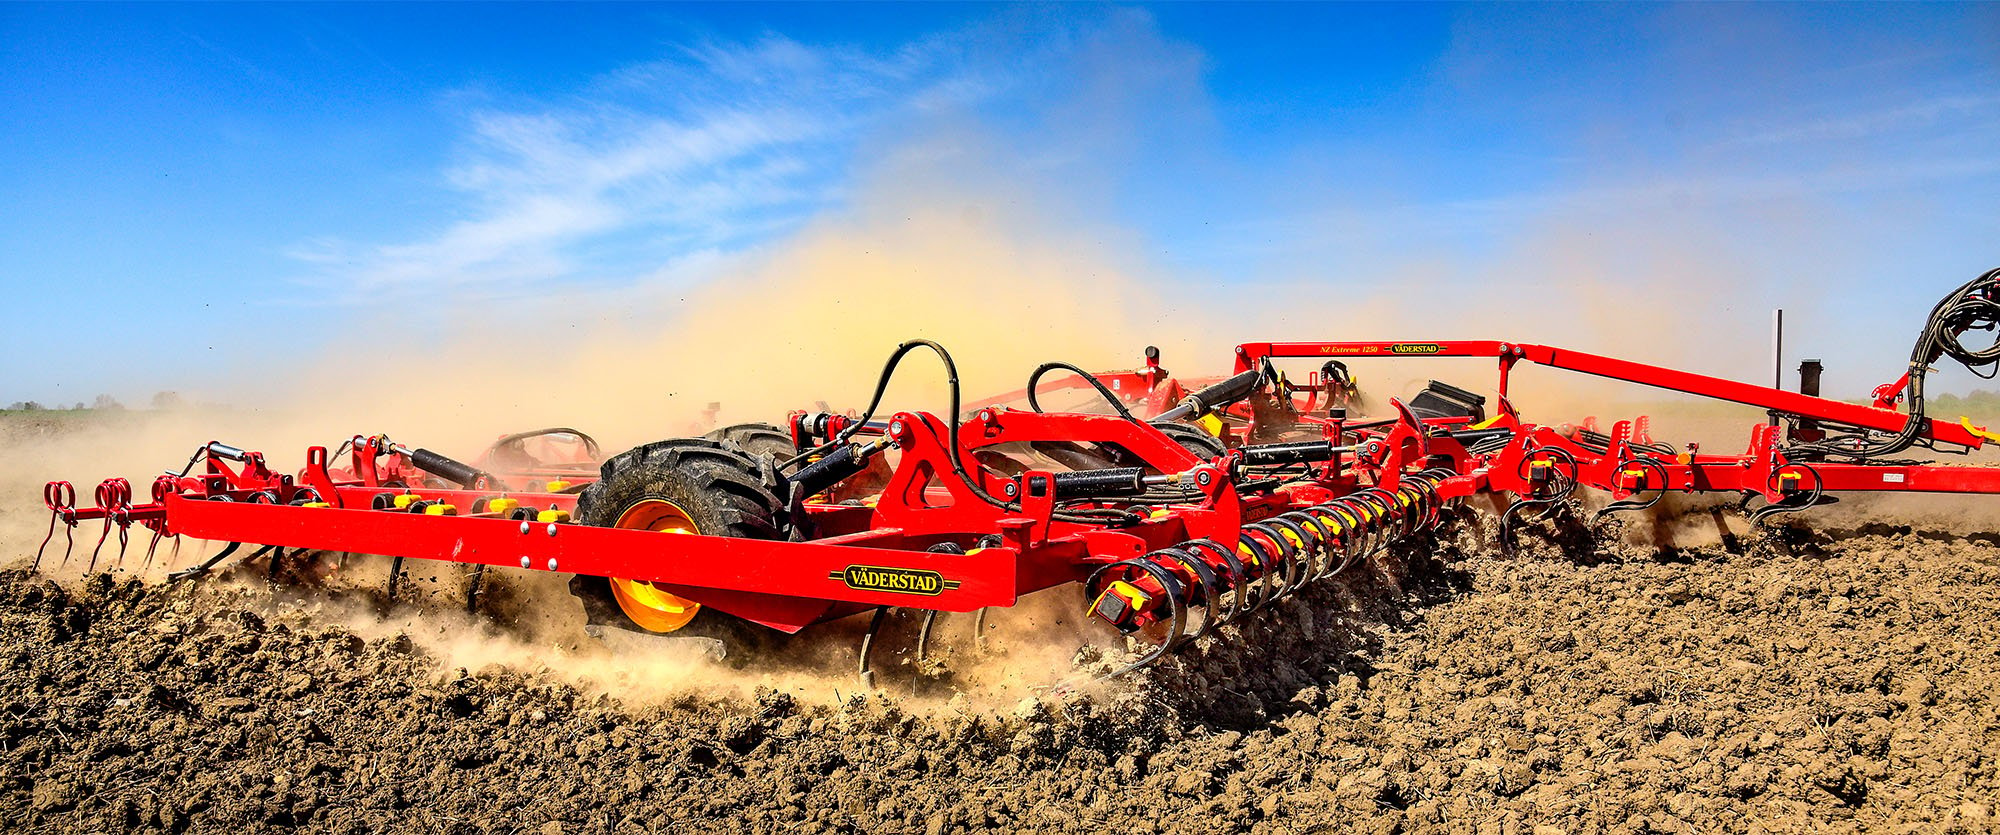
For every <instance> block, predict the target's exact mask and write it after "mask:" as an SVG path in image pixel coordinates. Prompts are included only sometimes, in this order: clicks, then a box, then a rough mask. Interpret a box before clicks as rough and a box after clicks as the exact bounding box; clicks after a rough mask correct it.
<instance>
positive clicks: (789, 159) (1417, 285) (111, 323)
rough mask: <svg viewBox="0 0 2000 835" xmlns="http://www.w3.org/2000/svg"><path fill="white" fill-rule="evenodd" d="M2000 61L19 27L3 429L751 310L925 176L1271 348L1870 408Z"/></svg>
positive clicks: (1664, 24) (1982, 154)
mask: <svg viewBox="0 0 2000 835" xmlns="http://www.w3.org/2000/svg"><path fill="white" fill-rule="evenodd" d="M1996 43H2000V12H1996V10H1995V7H1977V6H1951V5H1912V4H1898V5H1886V6H1871V5H1837V6H1836V5H1814V6H1790V5H1715V6H1652V5H1618V6H1597V5H1590V6H1532V5H1505V6H1453V5H1433V4H1426V5H1362V4H1344V5H1333V6H1307V5H1293V4H1284V5H1268V6H1267V5H1229V6H1208V5H1164V6H1115V7H1114V6H1082V5H1062V6H1019V5H1008V6H986V5H852V4H838V5H742V4H729V5H715V6H706V5H694V6H651V5H638V4H616V5H601V6H600V5H572V4H565V5H474V4H444V5H406V4H371V5H316V4H273V5H254V6H235V5H221V4H200V5H191V6H181V5H164V4H145V5H116V4H85V5H63V6H42V5H30V4H6V5H0V112H4V113H6V114H8V115H7V116H6V118H0V148H4V150H5V153H4V154H0V286H4V287H6V288H7V289H8V290H9V291H10V292H9V293H8V297H9V299H10V302H11V303H10V304H9V305H7V306H6V307H5V308H4V311H0V356H4V357H6V359H5V360H0V363H4V364H0V368H4V369H5V371H4V373H3V374H0V402H6V401H12V400H18V399H38V400H42V401H44V402H65V403H67V402H73V401H78V400H83V401H88V400H90V399H91V398H92V397H93V396H94V395H96V394H97V393H100V392H112V393H115V394H117V395H118V396H120V397H124V398H126V399H143V398H144V397H145V396H146V395H148V394H150V392H152V391H153V390H155V389H160V388H175V389H182V390H189V391H205V392H218V393H219V395H218V396H237V397H241V396H243V392H244V391H245V388H244V383H243V381H244V380H245V379H246V378H249V379H254V378H256V377H257V376H258V375H263V374H271V373H275V372H277V371H278V370H281V369H283V368H285V367H286V366H287V365H288V364H291V363H297V362H301V361H305V359H306V358H322V359H325V358H334V357H340V356H346V355H352V354H353V353H354V352H355V351H356V348H355V347H354V346H355V345H356V344H358V343H363V342H365V343H367V344H369V345H373V346H382V345H390V346H395V345H399V344H404V343H408V344H410V345H412V346H416V347H418V348H421V347H423V346H426V345H430V344H433V343H434V341H435V340H436V339H438V338H440V337H439V336H438V335H437V333H436V332H435V331H436V329H435V328H433V327H431V324H432V320H433V318H438V317H441V314H439V313H438V312H437V311H438V310H439V309H440V308H450V307H451V306H452V305H453V304H455V303H456V301H457V300H460V299H464V298H480V299H487V300H493V301H494V303H496V304H501V305H510V304H511V305H513V306H514V307H517V308H521V309H532V308H533V307H534V306H535V305H536V303H537V302H536V300H537V299H541V298H547V297H549V296H565V295H578V294H592V295H593V297H596V298H602V299H605V300H608V302H609V303H611V304H616V303H617V300H618V299H619V297H620V293H621V292H625V291H626V290H627V289H628V288H634V287H638V286H641V285H643V286H647V287H657V286H659V285H661V284H663V283H664V284H667V285H672V284H675V283H683V284H688V285H699V284H701V283H704V282H711V281H716V280H719V278H718V277H719V276H721V275H724V274H725V273H726V271H725V270H722V269H721V268H720V267H718V266H717V265H720V264H726V263H729V262H730V261H731V260H732V259H740V258H744V257H754V256H755V254H756V253H759V252H760V251H765V250H768V249H771V248H774V247H782V246H783V245H784V243H785V242H786V241H788V240H790V239H791V238H792V237H793V236H795V235H797V234H799V232H800V230H801V229H804V228H807V227H809V226H810V225H811V224H814V223H815V222H820V221H821V220H822V219H824V218H827V217H830V216H834V217H837V216H839V215H841V214H842V213H843V212H848V211H852V210H853V208H854V207H855V206H856V205H857V204H858V203H861V202H864V201H866V200H867V199H868V197H867V195H868V194H870V193H872V192H876V191H879V190H881V189H883V188H884V187H885V183H891V182H894V181H896V180H897V179H898V177H899V176H902V175H901V174H900V173H899V172H902V171H905V170H907V166H909V165H911V164H912V163H911V160H912V159H913V158H918V159H921V160H927V162H925V163H924V164H923V166H922V167H923V170H926V171H928V172H931V175H933V176H935V175H937V172H939V171H945V172H947V174H946V175H944V176H945V177H946V178H947V179H954V180H955V177H956V175H954V174H951V173H949V172H952V171H954V170H958V169H964V170H967V171H969V170H970V169H977V174H976V176H974V175H972V174H969V173H968V174H967V175H966V181H965V182H963V183H961V182H955V183H954V184H955V185H959V186H964V187H965V188H977V187H978V186H977V184H978V183H981V182H1001V183H1006V184H1008V185H1009V186H1010V189H1011V188H1012V187H1018V188H1019V189H1020V190H1021V192H1020V193H1025V194H1029V195H1032V196H1033V200H1034V202H1035V211H1036V212H1037V213H1039V214H1042V215H1046V216H1047V217H1048V218H1050V222H1052V223H1055V224H1059V225H1065V226H1071V227H1086V228H1091V229H1101V230H1105V232H1106V235H1107V236H1108V237H1111V238H1115V239H1116V240H1117V242H1118V244H1117V245H1118V246H1119V247H1121V248H1122V249H1124V250H1126V251H1127V252H1128V257H1129V258H1130V259H1131V260H1132V261H1134V262H1136V263H1140V264H1142V269H1143V271H1144V272H1145V273H1147V274H1149V275H1153V276H1156V277H1157V281H1158V282H1159V287H1160V289H1161V291H1162V293H1163V294H1165V295H1167V296H1169V297H1172V298H1178V299H1183V300H1184V303H1185V304H1186V305H1188V306H1189V307H1190V318H1191V319H1192V318H1193V310H1192V309H1193V308H1197V307H1198V308H1200V310H1201V311H1202V313H1203V315H1204V316H1213V315H1215V314H1216V313H1217V312H1221V313H1224V314H1226V315H1227V317H1228V318H1229V319H1230V321H1231V322H1232V323H1233V325H1235V326H1239V327H1241V329H1242V333H1243V335H1244V336H1249V335H1252V334H1255V333H1257V331H1256V330H1255V328H1254V327H1253V325H1255V324H1256V323H1257V322H1259V321H1260V320H1261V317H1266V316H1270V317H1271V320H1272V321H1274V322H1276V321H1280V320H1282V321H1285V322H1286V323H1287V326H1288V327H1291V328H1294V329H1295V330H1293V331H1292V332H1287V333H1285V334H1283V336H1287V337H1296V338H1307V337H1324V338H1340V337H1341V336H1343V335H1344V334H1340V333H1301V332H1297V331H1296V329H1297V328H1299V327H1300V325H1299V323H1298V321H1297V317H1298V315H1299V310H1301V309H1309V308H1311V307H1312V306H1313V305H1316V304H1323V305H1326V306H1327V307H1329V308H1335V307H1338V306H1341V305H1343V304H1349V303H1351V302H1354V301H1357V300H1362V299H1379V298H1383V297H1385V296H1386V297H1391V298H1394V299H1396V304H1397V306H1398V307H1397V309H1398V311H1399V313H1398V318H1399V319H1401V320H1402V321H1403V322H1405V323H1408V324H1409V325H1411V326H1413V327H1424V326H1429V327H1428V328H1427V329H1426V330H1424V331H1423V334H1422V335H1423V336H1424V337H1425V338H1436V337H1439V336H1445V337H1452V336H1465V337H1486V336H1494V337H1509V338H1526V339H1532V340H1541V341H1556V340H1557V339H1558V338H1562V339H1580V340H1583V341H1584V342H1585V343H1586V345H1585V347H1592V348H1597V349H1601V350H1610V351H1613V352H1618V353H1625V354H1633V355H1639V356H1659V355H1660V352H1659V351H1657V350H1649V349H1647V346H1645V345H1633V346H1630V347H1625V346H1621V345H1620V344H1619V341H1618V337H1619V335H1620V333H1621V332H1622V331H1624V330H1626V328H1625V326H1624V325H1622V324H1620V323H1621V322H1622V321H1625V320H1627V319H1629V318H1632V317H1644V318H1654V319H1668V320H1672V321H1674V322H1676V323H1677V324H1675V325H1674V326H1672V327H1670V328H1665V329H1656V330H1653V331H1648V333H1665V334H1668V335H1669V336H1666V337H1658V336H1654V337H1649V338H1670V339H1677V340H1685V341H1687V342H1690V343H1696V344H1700V343H1705V342H1708V341H1711V340H1716V339H1719V338H1720V337H1718V334H1725V333H1727V334H1736V335H1741V334H1743V333H1746V332H1747V333H1748V334H1749V335H1750V336H1751V337H1752V338H1751V339H1750V340H1749V344H1757V342H1758V340H1761V339H1762V334H1761V333H1760V332H1758V331H1757V329H1758V328H1761V327H1762V322H1763V321H1764V318H1765V317H1766V316H1768V310H1769V308H1771V307H1773V306H1776V305H1784V306H1786V307H1788V308H1789V309H1794V310H1797V311H1799V318H1797V319H1795V322H1798V323H1800V326H1801V327H1804V328H1808V329H1809V330H1808V331H1807V332H1806V333H1805V334H1803V335H1802V336H1801V337H1799V339H1800V341H1802V342H1803V343H1805V345H1806V346H1807V347H1806V348H1804V349H1802V350H1806V351H1810V352H1811V353H1813V354H1823V355H1825V357H1826V359H1827V361H1828V363H1829V368H1830V371H1829V378H1828V379H1829V385H1830V386H1832V387H1834V388H1836V389H1839V388H1842V387H1845V388H1847V389H1865V388H1866V387H1867V386H1868V385H1870V384H1872V383H1873V382H1876V381H1878V378H1886V377H1888V376H1893V374H1894V373H1895V371H1896V369H1897V366H1899V365H1900V360H1899V359H1898V357H1900V356H1902V355H1904V354H1905V353H1906V352H1907V349H1908V348H1907V346H1908V343H1909V341H1910V340H1911V338H1912V337H1913V336H1914V333H1915V328H1916V327H1917V324H1918V319H1919V318H1920V317H1921V315H1922V314H1923V313H1924V311H1926V310H1927V309H1928V307H1929V306H1930V304H1931V303H1932V302H1934V301H1935V299H1936V298H1937V296H1939V295H1940V294H1942V293H1943V292H1944V291H1945V290H1946V289H1948V288H1949V287H1950V286H1953V285H1955V284H1957V283H1958V282H1961V281H1964V280H1966V279H1968V278H1970V277H1971V276H1972V275H1974V274H1976V273H1977V272H1978V271H1980V270H1983V269H1985V268H1987V267H1990V266H1993V265H1995V264H1996V263H2000V249H1996V246H1995V244H1996V242H2000V235H1997V234H1996V233H2000V211H1996V210H1995V209H1996V199H1995V198H2000V48H1996V47H1995V46H1994V45H1995V44H1996ZM966 148H976V149H977V150H976V152H967V151H965V149H966ZM941 149H942V150H941ZM961 154H962V155H961ZM966 183H971V184H972V185H966ZM1010 193H1012V192H1011V191H1010ZM940 280H944V279H940ZM1579 287H1585V288H1587V290H1588V292H1587V295H1589V296H1590V297H1591V299H1592V301H1590V302H1589V304H1588V305H1584V306H1581V307H1571V306H1570V305H1572V304H1574V303H1576V301H1575V300H1576V297H1577V296H1578V295H1579V292H1578V288H1579ZM1607 299H1609V301H1608V302H1607V301H1606V300H1607ZM1607 304H1608V305H1609V307H1608V308H1607V307H1606V305H1607ZM1432 308H1435V315H1434V316H1431V315H1427V311H1429V310H1431V309H1432ZM1281 309H1282V310H1281ZM1551 309H1561V310H1564V311H1580V313H1577V314H1576V315H1587V316H1594V317H1597V319H1598V321H1596V322H1595V324H1593V325H1592V326H1590V327H1583V326H1579V325H1575V324H1570V325H1553V326H1551V325H1549V323H1547V322H1546V321H1541V320H1540V319H1541V315H1542V314H1544V313H1546V312H1548V311H1549V310H1551ZM385 311H386V312H391V313H394V314H396V316H400V317H401V322H402V323H401V324H398V325H394V326H390V327H385V326H383V324H382V323H383V322H384V321H388V320H392V319H394V318H395V317H385V316H384V313H385ZM1281 312H1282V313H1285V314H1287V315H1288V316H1290V317H1292V318H1285V317H1281V316H1278V314H1279V313H1281ZM1468 323H1470V324H1471V325H1472V326H1477V327H1478V328H1479V332H1477V333H1466V332H1463V331H1460V330H1453V331H1451V332H1445V329H1446V328H1453V329H1458V328H1462V327H1467V326H1468ZM1544 333H1548V334H1552V335H1548V336H1544V335H1542V334H1544ZM1373 335H1374V334H1370V336H1373ZM1392 335H1393V334H1392ZM897 336H898V335H885V344H888V343H892V342H893V341H894V340H895V339H896V338H897ZM1412 336H1415V334H1412ZM1266 338H1269V337H1266ZM1704 362H1705V363H1706V365H1707V367H1706V368H1705V369H1704V370H1712V371H1717V372H1721V373H1730V372H1732V371H1734V370H1735V369H1736V366H1735V365H1733V364H1732V362H1734V360H1732V359H1731V358H1728V357H1720V358H1715V357H1711V358H1708V359H1707V360H1705V361H1704ZM1746 367H1752V368H1761V367H1763V360H1762V359H1761V358H1756V359H1755V361H1754V362H1749V363H1748V364H1747V366H1746ZM231 381H233V382H231ZM1841 393H1847V394H1857V395H1858V394H1859V393H1860V392H1859V391H1851V392H1841Z"/></svg>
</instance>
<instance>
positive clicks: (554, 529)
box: [549, 522, 556, 536]
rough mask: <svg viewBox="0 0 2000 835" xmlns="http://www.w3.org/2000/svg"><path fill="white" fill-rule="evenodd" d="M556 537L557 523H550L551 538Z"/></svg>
mask: <svg viewBox="0 0 2000 835" xmlns="http://www.w3.org/2000/svg"><path fill="white" fill-rule="evenodd" d="M555 535H556V523H554V522H550V523H549V536H555Z"/></svg>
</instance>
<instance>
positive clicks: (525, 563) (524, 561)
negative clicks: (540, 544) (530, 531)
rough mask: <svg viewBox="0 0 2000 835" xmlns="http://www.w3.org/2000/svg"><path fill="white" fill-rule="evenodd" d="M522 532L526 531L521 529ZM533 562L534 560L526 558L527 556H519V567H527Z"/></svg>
mask: <svg viewBox="0 0 2000 835" xmlns="http://www.w3.org/2000/svg"><path fill="white" fill-rule="evenodd" d="M523 525H524V526H525V523H523ZM522 533H527V531H522ZM533 563H534V561H533V560H530V559H528V558H527V557H525V556H523V557H522V558H521V567H522V568H527V567H528V566H529V565H532V564H533Z"/></svg>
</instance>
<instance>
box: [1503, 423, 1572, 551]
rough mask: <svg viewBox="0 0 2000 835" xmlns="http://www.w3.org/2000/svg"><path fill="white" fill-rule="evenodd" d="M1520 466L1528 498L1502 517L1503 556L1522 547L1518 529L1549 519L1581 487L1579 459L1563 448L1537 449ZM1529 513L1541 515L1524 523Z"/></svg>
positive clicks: (1519, 500) (1519, 470)
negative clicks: (1518, 546) (1523, 524)
mask: <svg viewBox="0 0 2000 835" xmlns="http://www.w3.org/2000/svg"><path fill="white" fill-rule="evenodd" d="M1516 466H1517V472H1518V473H1519V475H1520V476H1521V478H1523V479H1525V480H1526V481H1527V483H1528V494H1527V495H1526V496H1523V497H1521V498H1520V499H1518V500H1516V501H1515V502H1514V503H1513V504H1511V505H1508V506H1507V509H1506V510H1504V511H1502V512H1501V513H1500V531H1499V544H1500V552H1501V553H1503V554H1506V555H1507V556H1510V557H1511V556H1513V555H1514V552H1515V550H1516V548H1517V545H1518V543H1517V540H1516V536H1515V526H1516V525H1519V524H1520V523H1521V522H1523V521H1529V522H1540V521H1542V520H1543V519H1547V518H1549V514H1550V513H1551V512H1553V511H1554V510H1555V508H1556V505H1557V503H1559V502H1561V501H1562V500H1563V499H1567V498H1569V497H1570V495H1571V494H1573V493H1575V492H1576V488H1577V484H1578V479H1577V462H1576V456H1574V455H1572V454H1570V452H1569V451H1568V450H1566V449H1563V448H1562V447H1554V446H1545V447H1537V448H1535V449H1533V450H1530V451H1529V452H1528V454H1526V455H1524V456H1522V457H1521V462H1520V463H1519V464H1518V465H1516ZM1529 510H1539V511H1540V512H1539V513H1537V514H1536V515H1535V518H1534V519H1531V520H1523V519H1522V516H1523V515H1524V514H1525V513H1526V512H1527V511H1529Z"/></svg>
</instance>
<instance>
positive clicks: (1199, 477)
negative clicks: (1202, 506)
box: [1194, 470, 1215, 487]
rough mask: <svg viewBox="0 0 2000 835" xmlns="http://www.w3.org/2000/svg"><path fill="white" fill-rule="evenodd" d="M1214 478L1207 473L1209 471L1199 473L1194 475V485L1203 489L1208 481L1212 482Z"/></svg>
mask: <svg viewBox="0 0 2000 835" xmlns="http://www.w3.org/2000/svg"><path fill="white" fill-rule="evenodd" d="M1214 478H1215V476H1214V475H1213V474H1211V473H1209V471H1207V470H1202V471H1201V472H1198V473H1195V474H1194V483H1196V484H1199V485H1201V486H1203V487H1207V486H1208V483H1209V481H1211V480H1213V479H1214Z"/></svg>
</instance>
